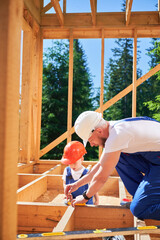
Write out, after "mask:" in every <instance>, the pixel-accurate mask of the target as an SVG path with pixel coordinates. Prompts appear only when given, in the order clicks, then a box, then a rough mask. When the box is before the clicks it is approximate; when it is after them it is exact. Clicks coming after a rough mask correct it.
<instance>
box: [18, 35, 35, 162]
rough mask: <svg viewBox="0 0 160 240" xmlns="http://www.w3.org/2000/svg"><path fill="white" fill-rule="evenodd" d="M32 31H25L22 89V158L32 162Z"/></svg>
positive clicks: (22, 160) (24, 160)
mask: <svg viewBox="0 0 160 240" xmlns="http://www.w3.org/2000/svg"><path fill="white" fill-rule="evenodd" d="M32 43H33V38H32V32H31V31H24V32H23V61H22V91H21V113H20V159H19V162H22V163H29V162H30V150H31V104H32V80H33V79H32V64H33V63H32V56H33V48H32V45H33V44H32Z"/></svg>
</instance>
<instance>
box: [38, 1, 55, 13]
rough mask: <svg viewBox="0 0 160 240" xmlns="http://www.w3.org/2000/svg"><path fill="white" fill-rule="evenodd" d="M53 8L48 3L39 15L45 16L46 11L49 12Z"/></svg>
mask: <svg viewBox="0 0 160 240" xmlns="http://www.w3.org/2000/svg"><path fill="white" fill-rule="evenodd" d="M52 7H53V5H52V3H51V2H49V3H48V4H47V5H46V6H45V7H43V9H42V10H41V15H43V14H45V13H46V12H47V11H48V10H50V9H51V8H52Z"/></svg>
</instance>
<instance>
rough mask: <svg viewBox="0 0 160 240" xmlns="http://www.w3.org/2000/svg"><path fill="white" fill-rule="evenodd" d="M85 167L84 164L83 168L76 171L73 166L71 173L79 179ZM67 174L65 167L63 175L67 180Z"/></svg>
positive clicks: (64, 179)
mask: <svg viewBox="0 0 160 240" xmlns="http://www.w3.org/2000/svg"><path fill="white" fill-rule="evenodd" d="M84 169H85V167H84V166H82V168H81V169H80V170H78V171H74V170H73V169H72V168H71V174H72V177H73V179H74V180H78V179H79V178H80V177H81V176H82V173H83V171H84ZM66 175H67V169H66V168H65V169H64V172H63V176H62V179H63V181H66Z"/></svg>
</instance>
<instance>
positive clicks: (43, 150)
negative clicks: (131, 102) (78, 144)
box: [40, 64, 160, 157]
mask: <svg viewBox="0 0 160 240" xmlns="http://www.w3.org/2000/svg"><path fill="white" fill-rule="evenodd" d="M158 71H160V64H158V65H157V66H156V67H154V68H152V69H151V70H150V71H149V72H148V73H146V74H145V75H143V76H142V77H140V78H139V79H138V80H137V81H136V87H138V86H139V85H140V84H141V83H143V82H144V81H146V80H147V79H148V78H149V77H151V76H152V75H154V74H155V73H156V72H158ZM132 90H133V84H130V85H129V86H128V87H126V88H125V89H124V90H122V91H121V92H120V93H118V94H117V95H116V96H114V97H113V98H112V99H110V100H109V101H107V102H106V103H104V104H103V107H102V109H103V111H105V110H106V109H108V108H109V107H110V106H112V105H113V104H114V103H116V102H117V101H118V100H119V99H121V98H122V97H124V96H125V95H127V94H128V93H129V92H131V91H132ZM96 112H100V108H97V109H96ZM74 131H75V130H74V127H72V129H71V133H72V134H73V133H74ZM66 138H67V132H65V133H63V134H62V135H61V136H60V137H58V138H57V139H55V140H54V141H53V142H51V143H50V144H49V145H47V146H46V147H45V148H43V149H42V150H41V151H40V157H41V156H43V155H44V154H45V153H47V152H48V151H50V150H51V149H52V148H54V147H55V146H57V145H58V144H59V143H60V142H62V141H63V140H64V139H66Z"/></svg>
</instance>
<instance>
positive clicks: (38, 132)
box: [35, 29, 43, 161]
mask: <svg viewBox="0 0 160 240" xmlns="http://www.w3.org/2000/svg"><path fill="white" fill-rule="evenodd" d="M38 38H39V45H38V46H39V47H38V52H39V55H38V58H39V61H38V66H39V68H38V70H39V71H38V79H37V82H38V85H37V88H38V89H37V94H38V96H37V130H36V159H35V161H38V160H39V152H40V143H41V115H42V76H43V74H42V73H43V37H42V30H41V29H40V31H39V35H38Z"/></svg>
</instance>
